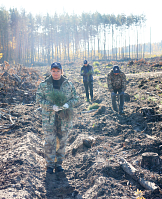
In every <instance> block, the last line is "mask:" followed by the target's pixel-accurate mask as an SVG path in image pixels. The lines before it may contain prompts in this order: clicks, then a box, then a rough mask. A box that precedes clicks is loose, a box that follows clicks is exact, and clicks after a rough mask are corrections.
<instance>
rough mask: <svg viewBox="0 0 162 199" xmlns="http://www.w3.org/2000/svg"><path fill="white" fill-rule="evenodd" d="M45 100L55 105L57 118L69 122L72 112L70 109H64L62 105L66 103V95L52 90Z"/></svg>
mask: <svg viewBox="0 0 162 199" xmlns="http://www.w3.org/2000/svg"><path fill="white" fill-rule="evenodd" d="M47 100H48V101H50V102H51V104H53V105H54V104H55V105H56V106H58V107H59V111H58V112H57V113H56V114H57V116H58V118H60V119H65V118H66V120H70V119H71V118H72V115H73V111H72V109H71V108H68V109H65V108H64V107H63V105H64V104H65V103H67V97H66V95H65V94H64V93H63V92H61V91H59V90H55V89H54V90H53V91H52V92H50V93H49V94H48V95H47Z"/></svg>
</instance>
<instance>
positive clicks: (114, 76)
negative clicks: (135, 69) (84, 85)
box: [107, 65, 126, 114]
mask: <svg viewBox="0 0 162 199" xmlns="http://www.w3.org/2000/svg"><path fill="white" fill-rule="evenodd" d="M107 84H108V89H109V91H110V92H111V99H112V107H113V109H114V111H116V112H118V108H117V105H116V94H117V93H118V94H119V96H120V104H119V114H124V112H123V107H124V92H125V90H126V76H125V74H124V73H123V72H122V71H121V70H120V69H119V66H118V65H114V66H113V69H112V70H111V71H110V73H109V74H108V75H107Z"/></svg>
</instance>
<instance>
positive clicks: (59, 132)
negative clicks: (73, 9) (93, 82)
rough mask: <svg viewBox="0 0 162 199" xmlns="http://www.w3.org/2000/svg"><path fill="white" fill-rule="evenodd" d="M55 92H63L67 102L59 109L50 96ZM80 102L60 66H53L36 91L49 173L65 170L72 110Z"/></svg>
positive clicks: (57, 64) (55, 64)
mask: <svg viewBox="0 0 162 199" xmlns="http://www.w3.org/2000/svg"><path fill="white" fill-rule="evenodd" d="M54 90H56V91H57V92H61V93H64V96H66V97H64V99H66V103H65V104H64V105H63V106H62V107H59V106H57V105H56V104H52V103H51V101H50V100H49V98H48V96H49V94H50V93H52V92H53V91H54ZM77 102H78V96H77V93H76V90H75V88H74V86H73V84H72V82H70V81H69V80H68V79H67V78H66V77H65V76H63V70H62V66H61V64H60V63H58V62H55V63H52V64H51V75H50V76H49V77H48V78H46V79H45V80H44V81H42V82H41V83H40V85H39V87H38V90H37V92H36V103H38V104H40V106H41V108H42V127H43V131H44V135H45V142H44V150H45V160H46V168H47V173H50V174H52V173H53V171H54V169H55V173H59V172H62V171H63V168H62V162H63V159H64V156H65V146H66V140H67V137H68V130H69V128H72V113H73V111H72V109H73V107H74V106H75V105H76V104H77Z"/></svg>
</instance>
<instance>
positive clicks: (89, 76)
mask: <svg viewBox="0 0 162 199" xmlns="http://www.w3.org/2000/svg"><path fill="white" fill-rule="evenodd" d="M81 76H83V82H93V67H92V66H91V65H89V64H88V65H87V66H84V65H83V67H82V68H81Z"/></svg>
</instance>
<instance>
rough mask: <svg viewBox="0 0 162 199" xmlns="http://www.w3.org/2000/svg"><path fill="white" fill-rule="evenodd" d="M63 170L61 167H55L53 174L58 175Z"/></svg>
mask: <svg viewBox="0 0 162 199" xmlns="http://www.w3.org/2000/svg"><path fill="white" fill-rule="evenodd" d="M63 171H64V169H63V168H62V166H57V167H55V173H59V172H63Z"/></svg>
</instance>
